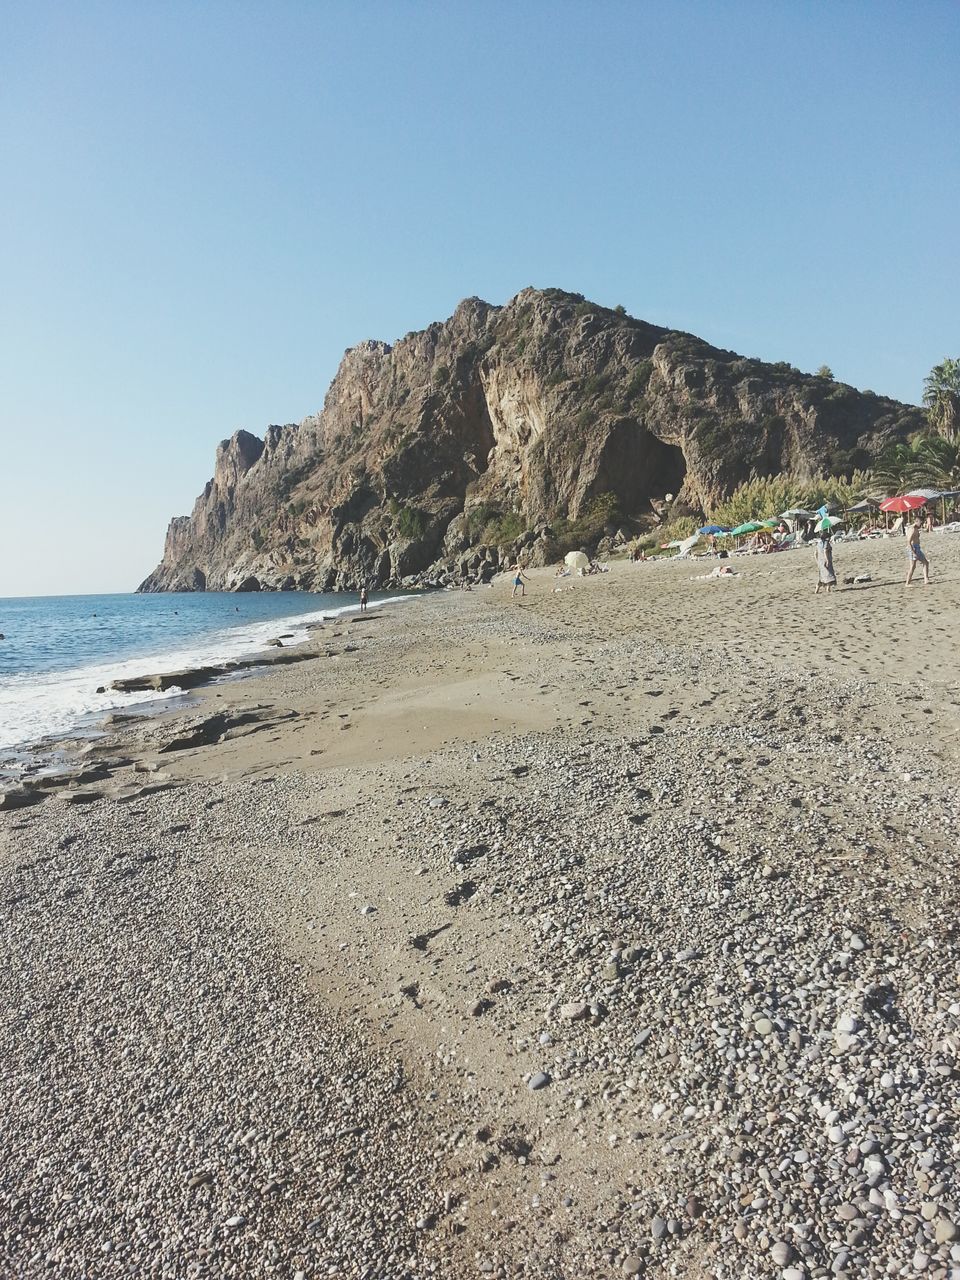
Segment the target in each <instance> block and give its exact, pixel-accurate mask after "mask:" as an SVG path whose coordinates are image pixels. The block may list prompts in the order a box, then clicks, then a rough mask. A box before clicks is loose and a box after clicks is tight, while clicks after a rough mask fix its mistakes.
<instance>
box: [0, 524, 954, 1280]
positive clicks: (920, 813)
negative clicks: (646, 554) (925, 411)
mask: <svg viewBox="0 0 960 1280" xmlns="http://www.w3.org/2000/svg"><path fill="white" fill-rule="evenodd" d="M900 549H901V548H900V547H899V546H898V545H896V544H894V543H893V541H892V540H891V541H890V542H886V541H884V542H879V543H875V544H870V545H869V546H865V547H860V546H855V547H849V548H848V547H843V546H842V545H841V547H838V549H837V561H838V568H839V570H840V572H841V575H842V574H843V573H844V572H845V571H846V570H847V569H848V568H849V571H850V572H851V573H854V572H855V573H857V574H869V576H870V577H871V578H872V581H871V583H869V584H865V585H864V586H863V587H857V588H853V589H850V590H847V591H842V592H840V593H838V594H837V595H836V596H833V597H819V598H816V599H815V598H814V597H813V594H812V586H813V581H814V576H815V575H814V572H813V570H812V565H811V564H810V563H808V560H807V558H806V556H805V555H804V554H803V553H799V552H798V553H789V554H786V555H779V556H774V557H756V558H750V559H746V560H744V561H743V562H741V563H740V564H738V566H737V567H738V568H741V569H742V575H741V577H740V578H739V579H736V580H733V581H731V582H717V581H701V580H699V579H698V578H697V577H696V575H697V574H698V573H699V572H703V571H704V568H703V567H702V566H698V565H694V566H692V567H691V566H689V565H684V564H673V565H663V566H646V565H640V566H628V565H618V566H615V568H614V571H613V572H611V573H610V574H609V575H603V576H601V577H599V578H595V579H589V580H586V581H581V580H575V581H574V582H572V583H571V582H568V581H566V580H559V581H558V580H555V579H554V578H553V577H552V574H550V573H549V572H547V571H544V572H539V573H535V574H533V575H532V578H533V581H532V583H531V587H530V594H529V595H528V597H527V598H526V599H525V600H523V601H512V600H511V599H510V598H509V588H508V586H507V585H506V584H505V583H504V582H502V581H501V582H498V583H497V584H496V585H495V587H494V588H493V589H492V590H489V591H477V592H473V593H470V594H466V593H462V594H461V593H450V594H447V595H443V596H437V597H431V598H429V599H426V600H424V601H421V602H418V603H417V604H415V605H411V606H404V607H391V609H390V610H388V611H385V612H384V614H383V615H382V616H380V617H377V616H376V615H375V614H372V615H370V618H369V619H368V620H366V621H364V622H355V623H351V624H349V625H344V624H342V622H338V623H337V624H331V626H330V627H328V628H325V629H324V630H323V631H322V632H320V633H318V636H317V639H316V641H315V644H316V647H317V651H318V654H319V655H320V656H318V658H317V659H316V661H311V662H304V663H299V664H297V665H296V666H291V667H289V668H284V669H282V670H277V671H273V672H271V673H269V675H267V676H265V677H262V678H257V677H254V678H252V679H249V680H246V681H242V682H234V683H232V684H230V685H224V686H221V687H219V688H216V689H211V690H209V691H206V692H205V693H204V694H203V695H202V696H201V698H200V700H199V701H198V702H197V703H196V704H194V705H192V706H189V707H187V708H182V709H180V710H179V711H178V712H177V713H176V715H175V716H164V717H158V718H157V717H155V718H153V719H150V720H144V721H133V722H129V723H124V724H120V725H115V726H114V728H113V730H112V736H111V737H110V738H108V739H106V740H104V741H102V742H100V743H98V744H96V746H95V748H93V749H92V750H91V753H90V754H91V755H92V756H93V757H94V758H95V759H97V760H103V759H106V758H110V759H112V760H114V761H123V760H125V761H127V762H128V763H127V764H117V766H116V768H115V769H114V771H113V772H112V774H111V776H110V779H109V782H108V783H106V784H104V785H102V786H100V787H99V789H98V787H97V786H96V785H94V786H93V787H91V786H90V785H89V784H84V783H79V782H77V783H72V784H71V785H70V786H69V787H67V788H65V789H63V790H61V791H58V792H56V793H55V794H53V795H52V796H51V798H50V799H47V800H46V801H44V802H43V803H42V804H39V805H36V806H32V807H29V808H23V809H16V810H13V811H11V812H5V813H0V878H2V885H0V918H2V935H0V936H2V940H3V943H2V945H3V951H4V954H3V963H2V965H0V990H2V1004H3V1008H4V1011H5V1013H4V1019H3V1025H2V1030H0V1036H2V1040H0V1086H2V1096H3V1102H4V1124H3V1129H2V1135H3V1136H2V1143H0V1145H2V1156H3V1160H2V1163H0V1274H2V1275H3V1276H7V1275H9V1276H11V1277H24V1278H33V1277H47V1276H50V1277H70V1278H71V1280H74V1278H77V1277H84V1278H90V1280H93V1278H94V1277H96V1278H97V1280H99V1278H100V1277H104V1280H107V1278H111V1277H140V1276H144V1277H171V1278H173V1277H186V1276H191V1277H192V1276H198V1277H200V1276H203V1277H207V1276H209V1277H214V1276H216V1277H227V1276H237V1277H260V1276H264V1277H270V1276H277V1277H284V1278H286V1280H297V1278H298V1277H299V1278H300V1280H308V1278H309V1280H314V1278H315V1277H321V1276H333V1277H344V1278H346V1277H377V1278H378V1280H379V1278H384V1280H386V1278H391V1280H392V1278H393V1277H397V1278H400V1277H411V1278H412V1277H418V1276H441V1277H453V1278H456V1277H461V1276H463V1277H469V1276H474V1275H479V1276H484V1275H488V1276H498V1277H520V1276H523V1277H530V1278H539V1280H552V1278H553V1277H559V1276H564V1277H566V1276H569V1277H615V1276H621V1275H626V1276H630V1275H637V1276H647V1277H668V1276H670V1277H673V1276H677V1277H690V1278H693V1277H704V1276H709V1277H715V1278H716V1280H734V1278H739V1277H748V1278H750V1277H757V1278H761V1277H777V1278H778V1280H806V1278H807V1277H840V1278H841V1280H842V1278H843V1277H846V1278H848V1280H853V1278H854V1277H857V1278H859V1277H881V1276H908V1277H912V1276H925V1277H931V1278H939V1280H943V1278H944V1277H954V1278H956V1280H960V1183H958V1177H957V1165H958V1161H960V1140H958V1135H957V1110H958V1101H960V1076H958V1071H957V1052H958V1048H960V967H958V963H960V940H958V937H957V920H958V900H957V899H958V888H957V876H956V861H957V844H958V834H960V781H958V780H960V774H958V770H957V763H958V755H960V733H958V728H960V725H958V708H960V683H958V670H960V669H958V667H957V665H956V662H955V646H954V643H953V640H952V636H953V635H955V634H956V627H957V620H958V617H960V613H958V607H960V539H957V541H956V545H954V544H952V543H949V541H948V538H947V537H946V536H944V537H943V538H942V539H931V548H930V550H931V558H932V560H933V564H934V575H935V581H934V585H933V586H932V587H931V588H929V589H924V588H922V587H919V586H918V587H912V588H911V589H910V591H909V592H905V591H904V588H903V586H902V583H901V582H900V581H899V575H900V572H901V569H902V564H901V559H900V556H899V551H900ZM709 567H710V566H709V564H707V565H706V568H709ZM571 586H572V587H573V590H570V589H569V588H570V587H571ZM558 588H559V589H558ZM214 713H215V714H217V715H219V716H220V717H221V720H220V721H218V722H217V731H218V737H219V740H218V741H213V742H212V743H206V742H204V741H203V740H204V737H205V734H204V732H202V727H203V725H204V724H208V723H209V718H210V716H211V715H212V714H214ZM224 716H225V717H226V722H224V721H223V717H224ZM231 722H232V723H233V724H234V725H235V728H234V730H233V731H232V732H231V731H230V729H229V723H231ZM224 723H227V724H228V727H227V728H226V730H224V731H223V732H222V733H221V732H220V730H221V729H222V728H223V724H224ZM206 736H207V737H209V736H210V735H209V733H207V734H206ZM171 743H175V744H177V745H176V746H175V749H174V750H170V749H168V748H169V746H170V744H171ZM190 743H193V744H197V743H201V744H202V745H185V744H190Z"/></svg>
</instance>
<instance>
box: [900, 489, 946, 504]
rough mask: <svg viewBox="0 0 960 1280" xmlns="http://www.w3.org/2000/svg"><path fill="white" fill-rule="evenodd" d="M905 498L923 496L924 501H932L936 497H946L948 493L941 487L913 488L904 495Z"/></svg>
mask: <svg viewBox="0 0 960 1280" xmlns="http://www.w3.org/2000/svg"><path fill="white" fill-rule="evenodd" d="M903 496H904V497H905V498H922V499H923V500H924V502H932V501H933V500H934V498H945V497H946V494H944V493H941V492H940V490H939V489H911V490H910V492H909V493H905V494H904V495H903Z"/></svg>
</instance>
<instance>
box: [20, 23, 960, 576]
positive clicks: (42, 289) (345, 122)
mask: <svg viewBox="0 0 960 1280" xmlns="http://www.w3.org/2000/svg"><path fill="white" fill-rule="evenodd" d="M0 31H2V38H0V164H2V170H0V172H2V183H3V198H2V200H0V595H14V594H39V593H46V592H55V591H63V592H71V591H77V592H79V591H95V590H127V589H132V588H133V587H134V586H135V585H136V583H137V582H138V581H139V579H140V578H141V577H142V576H143V575H145V574H146V573H147V571H148V570H149V569H151V568H152V567H153V565H154V564H155V563H156V561H157V560H158V559H159V557H160V552H161V547H162V542H163V535H164V531H165V528H166V524H167V520H168V518H169V517H170V516H171V515H174V514H181V513H185V512H188V511H189V510H190V508H191V506H192V504H193V500H194V497H195V496H196V494H197V493H198V492H199V491H200V489H201V488H202V486H203V484H204V482H205V481H206V479H207V478H208V477H209V475H210V474H211V471H212V466H213V452H214V448H215V446H216V443H217V441H218V440H220V439H222V438H223V437H224V436H227V435H229V434H230V433H231V432H232V431H234V430H236V429H237V428H238V427H246V428H248V429H250V430H253V431H256V432H257V433H258V434H259V433H260V432H262V430H263V428H264V427H265V426H266V425H267V424H269V423H271V422H288V421H297V420H299V419H301V418H302V417H304V416H305V415H306V414H308V413H310V412H313V411H315V410H316V409H318V408H319V407H320V405H321V403H322V400H323V396H324V392H325V390H326V387H327V384H328V382H329V380H330V378H331V377H332V375H333V373H334V372H335V370H336V366H337V363H338V361H339V359H340V357H341V355H342V353H343V351H344V349H345V348H346V347H348V346H352V345H353V344H354V343H356V342H357V341H359V340H360V339H362V338H365V337H376V338H383V339H386V340H388V341H389V340H392V339H394V338H396V337H398V336H400V335H402V334H403V333H405V332H407V331H408V330H410V329H414V328H420V327H422V326H424V325H426V324H428V323H429V322H430V321H431V320H435V319H442V318H444V317H445V316H447V315H449V314H450V312H451V311H452V310H453V308H454V307H455V306H456V304H457V302H458V301H459V299H460V298H462V297H466V296H468V295H470V294H479V295H480V296H481V297H484V298H486V299H487V300H489V301H491V302H503V301H505V300H506V299H507V298H509V297H511V296H512V295H513V294H514V293H516V292H517V291H518V290H519V289H521V288H523V287H524V286H526V285H529V284H533V285H538V286H560V287H563V288H568V289H571V290H575V291H577V292H581V293H584V294H586V295H587V297H589V298H591V299H594V300H596V301H599V302H603V303H606V304H609V305H613V304H616V303H623V305H624V306H626V307H627V309H628V310H629V311H630V312H631V313H632V314H634V315H637V316H641V317H643V318H645V319H648V320H651V321H654V322H657V323H660V324H668V325H671V326H674V327H676V328H684V329H688V330H691V331H692V332H694V333H697V334H700V335H701V336H703V337H705V338H707V339H709V340H710V341H712V342H715V343H717V344H719V345H721V346H726V347H732V348H735V349H736V350H739V351H741V352H743V353H744V354H747V355H752V356H760V357H762V358H764V359H771V360H789V361H790V362H792V363H793V364H796V365H798V366H800V367H801V368H807V369H814V368H816V367H817V366H818V365H820V364H821V363H822V362H826V363H828V364H829V365H831V366H832V368H833V370H834V372H835V373H836V375H837V376H838V377H839V378H842V379H843V380H845V381H849V382H852V383H854V384H856V385H857V386H860V387H870V388H872V389H873V390H875V391H878V392H884V393H887V394H891V395H894V396H897V397H900V398H902V399H905V400H912V401H917V400H918V399H919V396H920V394H921V388H922V380H923V377H924V375H925V374H926V373H927V371H928V370H929V369H930V367H931V365H933V364H934V363H936V362H937V361H939V360H941V359H942V358H943V357H944V356H946V355H960V307H958V297H960V290H958V283H960V281H958V235H957V228H958V225H960V160H958V133H957V122H958V120H960V88H958V86H960V77H958V75H957V68H958V66H960V6H958V5H957V4H955V3H952V2H951V3H924V2H923V0H920V2H915V3H911V4H899V3H897V4H887V3H882V2H881V3H876V2H873V0H871V2H870V3H856V2H855V0H848V2H846V3H842V4H838V3H835V2H833V0H831V2H830V3H820V4H818V3H815V2H814V0H809V2H804V3H800V2H797V3H788V2H786V0H781V2H780V3H770V2H769V0H762V2H758V3H737V0H731V2H730V3H725V4H716V3H693V2H690V3H683V2H679V3H678V2H675V0H671V3H669V4H653V3H642V2H641V0H631V2H620V0H582V2H580V3H563V0H553V2H552V3H546V2H543V3H540V2H538V0H523V2H522V3H516V2H515V0H513V2H511V3H497V2H496V0H482V3H481V2H477V3H465V2H459V3H458V2H457V0H447V2H446V3H412V2H411V3H404V2H402V0H391V2H390V3H387V2H386V0H384V2H382V3H381V2H377V0H344V2H343V3H338V2H336V0H327V2H326V3H322V2H320V0H318V2H316V3H302V4H294V3H282V2H280V3H276V2H274V3H271V4H266V3H262V4H253V3H242V2H240V3H234V2H231V3H217V2H216V0H208V2H207V3H204V4H197V3H178V2H177V0H173V2H172V3H171V2H165V3H163V4H155V5H144V4H135V3H130V2H129V0H125V2H124V3H99V4H98V3H95V2H92V3H84V4H70V3H63V4H59V5H52V4H46V3H42V2H41V3H30V4H27V3H25V2H23V3H19V4H3V3H0Z"/></svg>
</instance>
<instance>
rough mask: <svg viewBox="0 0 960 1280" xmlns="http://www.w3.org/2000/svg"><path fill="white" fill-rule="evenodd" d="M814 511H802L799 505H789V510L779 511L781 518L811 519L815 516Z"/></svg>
mask: <svg viewBox="0 0 960 1280" xmlns="http://www.w3.org/2000/svg"><path fill="white" fill-rule="evenodd" d="M816 514H817V513H816V512H815V511H804V510H803V509H802V508H801V507H791V508H790V510H789V511H781V512H780V519H781V520H813V519H814V518H815V517H816Z"/></svg>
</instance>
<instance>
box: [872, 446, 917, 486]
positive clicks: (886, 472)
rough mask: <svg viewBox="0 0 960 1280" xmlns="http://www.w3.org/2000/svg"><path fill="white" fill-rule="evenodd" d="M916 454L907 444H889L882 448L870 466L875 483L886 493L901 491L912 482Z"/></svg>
mask: <svg viewBox="0 0 960 1280" xmlns="http://www.w3.org/2000/svg"><path fill="white" fill-rule="evenodd" d="M915 465H916V456H915V454H914V452H913V449H911V447H910V445H908V444H902V443H901V444H891V445H888V446H887V448H886V449H884V451H883V453H881V454H880V456H879V458H877V461H876V464H875V465H874V467H873V468H872V474H873V479H874V481H875V483H876V484H878V485H880V486H881V487H882V488H884V489H886V490H887V492H888V493H903V491H904V489H907V488H909V487H910V485H911V484H912V483H913V468H914V466H915Z"/></svg>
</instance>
